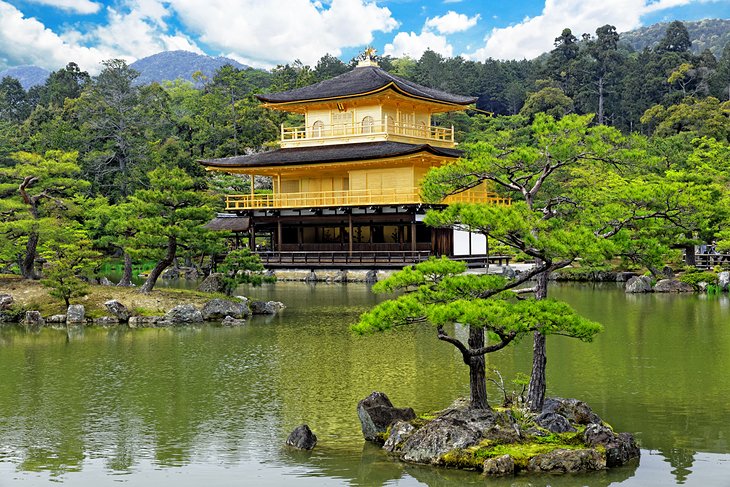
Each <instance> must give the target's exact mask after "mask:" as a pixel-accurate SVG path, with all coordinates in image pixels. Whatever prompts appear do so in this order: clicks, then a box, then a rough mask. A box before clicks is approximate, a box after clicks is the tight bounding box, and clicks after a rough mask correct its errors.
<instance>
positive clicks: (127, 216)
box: [84, 196, 139, 287]
mask: <svg viewBox="0 0 730 487" xmlns="http://www.w3.org/2000/svg"><path fill="white" fill-rule="evenodd" d="M84 213H85V215H84V216H85V218H84V225H85V226H86V228H87V230H88V232H89V236H90V238H92V239H93V241H94V246H95V247H97V248H101V249H105V250H106V251H107V253H108V254H112V253H116V252H120V253H121V254H122V258H123V259H124V268H123V272H122V278H121V279H120V280H119V282H118V283H117V286H122V287H127V286H131V285H132V263H133V262H132V254H131V253H130V252H131V248H132V242H133V241H134V237H135V236H136V234H137V232H138V226H139V225H138V223H137V221H136V220H137V218H138V215H137V214H136V211H135V207H134V205H132V203H130V202H127V201H124V202H122V203H117V204H115V205H112V204H109V200H107V199H106V198H104V197H103V196H101V197H98V198H96V199H93V200H88V201H86V202H85V204H84Z"/></svg>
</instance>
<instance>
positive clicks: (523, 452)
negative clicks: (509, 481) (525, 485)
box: [441, 432, 587, 470]
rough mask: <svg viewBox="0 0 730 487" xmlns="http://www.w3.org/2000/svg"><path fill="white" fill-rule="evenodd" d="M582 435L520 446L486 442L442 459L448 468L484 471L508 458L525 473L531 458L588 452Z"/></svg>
mask: <svg viewBox="0 0 730 487" xmlns="http://www.w3.org/2000/svg"><path fill="white" fill-rule="evenodd" d="M580 436H581V433H580V432H574V433H550V434H548V435H545V436H534V437H531V438H530V439H529V440H528V441H524V442H518V443H494V442H493V441H491V440H485V441H483V442H482V443H480V444H479V445H476V446H473V447H470V448H464V449H456V450H452V451H450V452H448V453H446V454H445V455H443V456H442V457H441V462H442V464H443V465H444V466H446V467H452V468H460V469H468V470H481V469H482V466H483V465H484V461H485V460H487V459H489V458H495V457H501V456H502V455H509V456H511V457H512V460H513V461H514V463H515V467H516V468H518V469H526V468H527V464H528V462H529V461H530V458H532V457H535V456H537V455H541V454H543V453H549V452H551V451H553V450H579V449H582V448H587V447H586V445H585V444H584V443H583V442H582V441H581V439H580Z"/></svg>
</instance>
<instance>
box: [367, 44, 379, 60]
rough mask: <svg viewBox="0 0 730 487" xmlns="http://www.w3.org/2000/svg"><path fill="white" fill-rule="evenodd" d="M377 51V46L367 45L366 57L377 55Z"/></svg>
mask: <svg viewBox="0 0 730 487" xmlns="http://www.w3.org/2000/svg"><path fill="white" fill-rule="evenodd" d="M376 52H377V51H376V50H375V48H374V47H372V46H368V47H367V48H366V49H365V58H372V57H373V56H375V53H376Z"/></svg>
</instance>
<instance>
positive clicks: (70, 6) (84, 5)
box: [30, 0, 101, 15]
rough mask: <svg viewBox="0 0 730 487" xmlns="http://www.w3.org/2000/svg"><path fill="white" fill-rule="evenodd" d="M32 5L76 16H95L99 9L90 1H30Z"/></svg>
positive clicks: (98, 6)
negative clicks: (59, 10)
mask: <svg viewBox="0 0 730 487" xmlns="http://www.w3.org/2000/svg"><path fill="white" fill-rule="evenodd" d="M30 1H31V2H32V3H39V4H41V5H48V6H49V7H56V8H60V9H61V10H67V11H69V12H74V13H77V14H84V15H85V14H95V13H96V12H98V11H99V9H100V8H101V4H99V3H96V2H92V1H90V0H30Z"/></svg>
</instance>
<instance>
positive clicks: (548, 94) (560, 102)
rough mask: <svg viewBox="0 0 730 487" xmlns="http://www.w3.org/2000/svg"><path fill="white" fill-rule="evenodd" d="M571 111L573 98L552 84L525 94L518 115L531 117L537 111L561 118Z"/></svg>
mask: <svg viewBox="0 0 730 487" xmlns="http://www.w3.org/2000/svg"><path fill="white" fill-rule="evenodd" d="M572 111H573V100H571V99H570V98H569V97H568V96H566V94H565V93H563V90H561V89H560V88H557V87H554V86H546V87H545V88H542V89H541V90H540V91H537V92H535V93H530V94H529V95H527V100H525V104H524V105H522V109H521V110H520V115H523V116H525V117H529V118H532V117H534V116H535V115H537V114H538V113H547V114H548V115H551V116H553V117H555V118H561V117H564V116H565V115H567V114H568V113H570V112H572Z"/></svg>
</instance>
